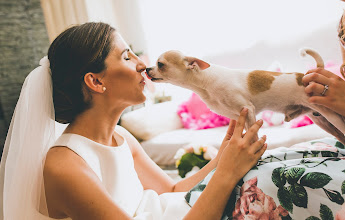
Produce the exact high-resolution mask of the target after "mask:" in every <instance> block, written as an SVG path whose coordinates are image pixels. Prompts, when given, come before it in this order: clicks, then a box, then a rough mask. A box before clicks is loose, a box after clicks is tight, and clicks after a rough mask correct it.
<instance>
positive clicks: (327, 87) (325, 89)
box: [321, 85, 329, 96]
mask: <svg viewBox="0 0 345 220" xmlns="http://www.w3.org/2000/svg"><path fill="white" fill-rule="evenodd" d="M328 89H329V86H328V85H325V88H324V89H323V91H322V93H321V96H324V95H325V93H326V92H327V90H328Z"/></svg>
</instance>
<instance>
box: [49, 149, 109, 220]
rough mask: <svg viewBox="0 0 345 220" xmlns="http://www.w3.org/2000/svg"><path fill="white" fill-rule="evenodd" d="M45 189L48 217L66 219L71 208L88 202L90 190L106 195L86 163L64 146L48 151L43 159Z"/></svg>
mask: <svg viewBox="0 0 345 220" xmlns="http://www.w3.org/2000/svg"><path fill="white" fill-rule="evenodd" d="M43 176H44V187H45V192H46V201H47V206H48V211H49V214H50V216H51V217H65V216H66V215H67V213H72V212H73V210H71V208H70V207H76V204H80V203H83V202H84V201H87V199H86V198H85V197H87V196H90V197H91V198H92V199H94V198H95V196H91V195H88V191H89V189H90V188H92V189H93V191H98V192H99V194H100V193H103V194H105V189H104V187H103V186H102V184H101V182H100V180H99V178H98V177H97V175H96V174H95V173H94V172H93V171H92V170H91V168H89V166H88V165H87V164H86V162H85V161H84V160H83V159H82V158H81V157H80V156H79V155H77V154H76V153H75V152H73V151H72V150H70V149H69V148H67V147H63V146H59V147H54V148H51V149H50V150H49V151H48V153H47V157H46V161H45V165H44V170H43Z"/></svg>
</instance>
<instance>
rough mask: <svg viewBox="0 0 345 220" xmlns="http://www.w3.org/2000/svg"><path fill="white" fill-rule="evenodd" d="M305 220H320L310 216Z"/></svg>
mask: <svg viewBox="0 0 345 220" xmlns="http://www.w3.org/2000/svg"><path fill="white" fill-rule="evenodd" d="M305 220H320V219H319V218H318V217H315V216H310V217H308V218H306V219H305Z"/></svg>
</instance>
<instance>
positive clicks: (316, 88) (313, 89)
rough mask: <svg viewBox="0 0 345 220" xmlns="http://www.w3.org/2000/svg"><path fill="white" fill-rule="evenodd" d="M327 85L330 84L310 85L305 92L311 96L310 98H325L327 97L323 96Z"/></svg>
mask: <svg viewBox="0 0 345 220" xmlns="http://www.w3.org/2000/svg"><path fill="white" fill-rule="evenodd" d="M325 85H328V84H319V83H314V82H312V83H309V85H307V86H306V87H305V89H304V91H305V92H306V93H307V94H309V95H310V96H312V95H314V96H323V95H325V93H324V94H322V93H323V91H324V90H325ZM326 92H327V91H326Z"/></svg>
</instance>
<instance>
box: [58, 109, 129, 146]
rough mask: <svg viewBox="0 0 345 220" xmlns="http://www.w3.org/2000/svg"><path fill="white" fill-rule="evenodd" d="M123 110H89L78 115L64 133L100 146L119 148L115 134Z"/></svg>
mask: <svg viewBox="0 0 345 220" xmlns="http://www.w3.org/2000/svg"><path fill="white" fill-rule="evenodd" d="M123 110H124V109H122V110H121V109H118V110H113V111H112V112H110V111H107V109H104V108H103V109H102V108H98V109H97V108H91V109H88V110H86V111H85V112H83V113H81V114H80V115H78V116H77V117H76V119H75V120H74V121H73V122H72V123H71V124H69V125H68V126H67V128H66V130H65V131H64V133H74V134H79V135H82V136H84V137H87V138H89V139H91V140H93V141H95V142H98V143H100V144H104V145H107V146H117V143H116V141H115V139H114V138H113V134H114V130H115V127H116V125H117V123H118V121H119V119H120V116H121V114H122V112H123Z"/></svg>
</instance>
